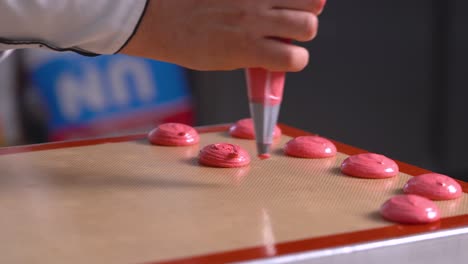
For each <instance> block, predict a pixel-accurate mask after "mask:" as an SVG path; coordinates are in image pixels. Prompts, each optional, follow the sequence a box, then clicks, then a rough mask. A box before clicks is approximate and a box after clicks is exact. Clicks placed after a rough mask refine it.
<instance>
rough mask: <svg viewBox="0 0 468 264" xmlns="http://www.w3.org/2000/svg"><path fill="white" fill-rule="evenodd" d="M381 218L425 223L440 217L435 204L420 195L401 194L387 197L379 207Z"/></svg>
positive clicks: (402, 222) (404, 222)
mask: <svg viewBox="0 0 468 264" xmlns="http://www.w3.org/2000/svg"><path fill="white" fill-rule="evenodd" d="M380 214H381V215H382V216H383V218H385V219H387V220H390V221H392V222H397V223H401V224H427V223H432V222H435V221H437V220H439V219H440V210H439V208H438V207H437V205H436V204H435V203H434V202H433V201H431V200H429V199H427V198H425V197H422V196H418V195H412V194H403V195H396V196H393V197H392V198H390V199H388V200H387V201H386V202H385V203H384V204H383V205H382V206H381V207H380Z"/></svg>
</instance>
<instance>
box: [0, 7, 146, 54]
mask: <svg viewBox="0 0 468 264" xmlns="http://www.w3.org/2000/svg"><path fill="white" fill-rule="evenodd" d="M148 1H149V0H26V1H19V0H16V1H14V0H12V1H0V51H1V50H7V49H19V48H31V47H41V48H49V49H53V50H58V51H65V50H73V51H76V52H79V53H82V54H87V55H95V54H113V53H116V52H118V51H119V50H120V49H121V48H122V47H123V46H124V45H125V44H126V42H127V41H128V40H129V39H130V38H131V37H132V35H133V33H134V31H135V30H136V27H137V26H138V24H139V21H140V20H141V17H142V16H143V13H144V11H145V8H146V5H147V2H148Z"/></svg>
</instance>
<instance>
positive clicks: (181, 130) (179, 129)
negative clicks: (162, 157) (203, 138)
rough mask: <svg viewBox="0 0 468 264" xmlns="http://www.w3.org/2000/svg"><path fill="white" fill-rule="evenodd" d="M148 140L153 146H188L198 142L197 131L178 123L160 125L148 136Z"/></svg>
mask: <svg viewBox="0 0 468 264" xmlns="http://www.w3.org/2000/svg"><path fill="white" fill-rule="evenodd" d="M148 140H149V141H150V142H151V144H154V145H163V146H188V145H195V144H197V143H198V142H199V141H200V136H199V135H198V133H197V131H196V130H195V129H194V128H193V127H191V126H188V125H184V124H179V123H165V124H161V125H159V126H158V127H156V128H155V129H153V130H151V131H150V132H149V134H148Z"/></svg>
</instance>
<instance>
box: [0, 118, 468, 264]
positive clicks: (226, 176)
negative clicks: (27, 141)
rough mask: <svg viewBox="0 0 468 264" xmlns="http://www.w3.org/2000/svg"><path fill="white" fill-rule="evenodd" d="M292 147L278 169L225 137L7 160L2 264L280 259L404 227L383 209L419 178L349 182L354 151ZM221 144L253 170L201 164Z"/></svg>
mask: <svg viewBox="0 0 468 264" xmlns="http://www.w3.org/2000/svg"><path fill="white" fill-rule="evenodd" d="M223 129H225V127H224V128H223ZM290 139H291V137H290V136H287V135H283V136H282V137H281V139H280V140H279V141H278V142H277V143H276V144H275V149H274V150H273V155H272V157H271V158H270V159H268V160H259V159H257V158H256V157H255V142H254V141H251V140H242V139H234V138H231V137H230V136H229V135H228V133H227V132H226V131H224V130H223V131H222V132H209V133H202V134H201V142H200V144H199V145H196V146H191V147H162V146H152V145H150V144H148V143H147V141H146V140H145V139H139V140H133V141H123V142H111V143H103V144H95V145H88V146H75V147H64V148H56V149H50V150H41V151H32V152H22V153H15V154H5V155H0V171H1V174H0V212H1V217H0V234H1V240H2V243H1V245H0V252H2V253H1V254H0V262H1V263H142V262H159V261H171V260H175V259H182V260H184V259H190V257H191V256H200V255H207V254H213V253H217V252H229V251H233V250H238V249H245V248H252V247H258V246H261V249H262V250H263V251H264V252H263V254H264V255H265V256H273V255H276V254H277V253H278V252H276V251H277V248H276V247H275V245H277V244H281V243H287V242H288V241H299V240H304V239H313V238H320V237H326V236H334V235H337V234H342V233H349V232H361V231H363V232H366V231H367V230H373V229H378V228H384V227H389V226H395V225H394V224H393V223H390V222H387V221H384V220H382V219H381V217H380V216H379V214H378V209H379V207H380V205H381V204H382V203H383V202H384V201H385V200H386V199H388V198H389V197H391V196H392V195H395V194H399V193H401V188H402V187H403V185H404V183H405V182H406V181H407V180H408V179H409V178H410V177H411V176H409V175H408V174H405V173H400V174H399V175H398V176H397V177H395V178H391V179H381V180H368V179H359V178H352V177H348V176H344V175H342V174H341V173H340V172H339V166H340V164H341V162H342V161H343V159H345V158H346V157H347V155H346V154H343V153H338V155H337V156H336V157H335V158H329V159H316V160H312V159H300V158H293V157H287V156H285V155H283V153H282V151H281V148H282V147H283V145H284V143H285V142H287V141H288V140H290ZM217 142H230V143H234V144H238V145H240V146H242V147H243V148H245V149H247V150H248V151H249V152H250V153H251V155H252V163H251V164H250V166H248V167H244V168H235V169H222V168H209V167H202V166H200V165H198V163H197V159H196V157H197V154H198V151H199V149H200V148H201V147H203V146H205V145H207V144H210V143H217ZM46 146H47V145H46ZM0 153H1V152H0ZM436 203H437V204H438V205H439V206H440V209H441V211H442V212H443V217H445V218H446V217H451V216H457V215H458V216H460V215H467V214H468V195H467V194H464V195H463V197H462V198H461V199H457V200H454V201H442V202H436ZM467 225H468V224H467ZM434 228H435V229H437V228H438V227H437V225H436V226H435V227H434ZM423 231H425V230H423ZM426 231H427V230H426ZM343 243H346V241H345V242H343Z"/></svg>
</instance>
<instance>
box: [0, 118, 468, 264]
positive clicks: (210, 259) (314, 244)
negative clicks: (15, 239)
mask: <svg viewBox="0 0 468 264" xmlns="http://www.w3.org/2000/svg"><path fill="white" fill-rule="evenodd" d="M229 126H230V125H229V124H225V125H215V126H206V127H198V128H197V130H198V132H200V133H208V132H221V131H226V130H227V129H228V128H229ZM279 126H280V127H281V130H282V131H283V134H285V135H288V136H291V137H297V136H304V135H313V134H312V133H309V132H305V131H303V130H300V129H297V128H293V127H291V126H287V125H283V124H280V125H279ZM145 137H146V134H137V135H129V136H119V137H111V138H98V139H85V140H75V141H63V142H54V143H45V144H36V145H26V146H16V147H6V148H0V155H7V154H14V153H22V152H30V151H40V150H50V149H58V148H69V147H80V146H88V145H97V144H103V143H115V142H124V141H131V140H140V139H144V138H145ZM332 141H333V143H334V144H335V145H336V147H337V149H338V151H339V152H342V153H345V154H347V155H354V154H358V153H364V152H366V151H365V150H362V149H359V148H355V147H352V146H349V145H346V144H343V143H340V142H336V141H334V140H332ZM396 162H397V164H398V166H399V168H400V171H401V172H404V173H406V174H409V175H413V176H414V175H419V174H422V173H427V172H429V171H428V170H425V169H421V168H418V167H416V166H413V165H409V164H407V163H404V162H400V161H396ZM458 182H459V183H460V184H461V186H462V189H463V192H465V193H468V183H466V182H463V181H458ZM464 226H468V215H466V214H465V215H459V216H454V217H447V218H442V219H441V220H440V221H438V222H436V223H432V224H427V225H391V226H387V227H382V228H375V229H369V230H363V231H357V232H349V233H342V234H336V235H330V236H323V237H316V238H310V239H304V240H297V241H290V242H284V243H277V244H275V249H276V253H275V254H274V255H269V254H268V252H270V251H268V250H267V249H266V248H264V247H262V246H258V247H252V248H244V249H237V250H232V251H226V252H218V253H213V254H207V255H201V256H192V257H187V258H181V259H176V260H168V261H162V262H148V263H152V264H156V263H159V264H180V263H190V264H193V263H225V262H236V261H246V260H253V259H259V258H268V257H275V256H281V255H286V254H292V253H299V252H304V251H310V250H318V249H324V248H329V247H338V246H344V245H349V244H356V243H365V242H370V241H375V240H384V239H392V238H398V237H402V236H408V235H413V234H418V233H423V232H429V231H436V230H444V229H450V228H457V227H464Z"/></svg>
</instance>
